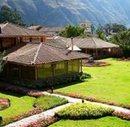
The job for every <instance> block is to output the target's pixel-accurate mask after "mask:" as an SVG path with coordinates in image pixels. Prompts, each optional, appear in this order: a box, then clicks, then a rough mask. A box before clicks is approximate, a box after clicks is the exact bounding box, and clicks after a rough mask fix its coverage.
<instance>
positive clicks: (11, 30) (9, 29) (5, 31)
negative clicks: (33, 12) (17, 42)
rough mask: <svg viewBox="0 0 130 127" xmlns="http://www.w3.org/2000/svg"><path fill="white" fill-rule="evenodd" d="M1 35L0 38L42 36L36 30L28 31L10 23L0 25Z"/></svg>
mask: <svg viewBox="0 0 130 127" xmlns="http://www.w3.org/2000/svg"><path fill="white" fill-rule="evenodd" d="M0 27H1V33H0V37H12V36H15V37H16V36H43V35H44V34H43V33H40V32H38V31H36V30H29V29H27V28H26V27H22V26H18V25H14V24H11V23H8V22H7V23H5V24H0Z"/></svg>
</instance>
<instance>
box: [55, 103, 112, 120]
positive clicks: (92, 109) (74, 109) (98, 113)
mask: <svg viewBox="0 0 130 127" xmlns="http://www.w3.org/2000/svg"><path fill="white" fill-rule="evenodd" d="M113 112H114V109H112V108H107V107H103V106H99V105H95V104H91V103H73V104H71V105H70V106H67V107H65V108H63V109H61V110H59V111H57V112H56V113H55V115H56V116H58V117H60V118H65V119H66V118H67V119H86V118H87V119H91V118H99V117H103V116H107V115H112V113H113Z"/></svg>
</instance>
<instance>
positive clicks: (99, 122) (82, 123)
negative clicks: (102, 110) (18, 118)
mask: <svg viewBox="0 0 130 127" xmlns="http://www.w3.org/2000/svg"><path fill="white" fill-rule="evenodd" d="M49 127H130V122H129V121H125V120H122V119H119V118H117V117H103V118H100V119H91V120H60V121H58V122H56V123H54V124H52V125H50V126H49Z"/></svg>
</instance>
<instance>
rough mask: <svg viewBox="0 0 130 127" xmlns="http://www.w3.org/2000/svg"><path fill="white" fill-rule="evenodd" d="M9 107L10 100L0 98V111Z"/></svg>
mask: <svg viewBox="0 0 130 127" xmlns="http://www.w3.org/2000/svg"><path fill="white" fill-rule="evenodd" d="M9 106H10V100H9V99H7V98H1V97H0V111H1V110H4V109H6V108H8V107H9Z"/></svg>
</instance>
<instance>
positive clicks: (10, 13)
mask: <svg viewBox="0 0 130 127" xmlns="http://www.w3.org/2000/svg"><path fill="white" fill-rule="evenodd" d="M7 21H8V22H10V23H14V24H18V25H21V26H25V23H24V21H23V20H22V18H21V16H20V14H19V13H18V11H17V10H16V9H14V10H11V9H10V8H9V7H8V6H6V5H4V6H2V8H1V10H0V23H3V22H7Z"/></svg>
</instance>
